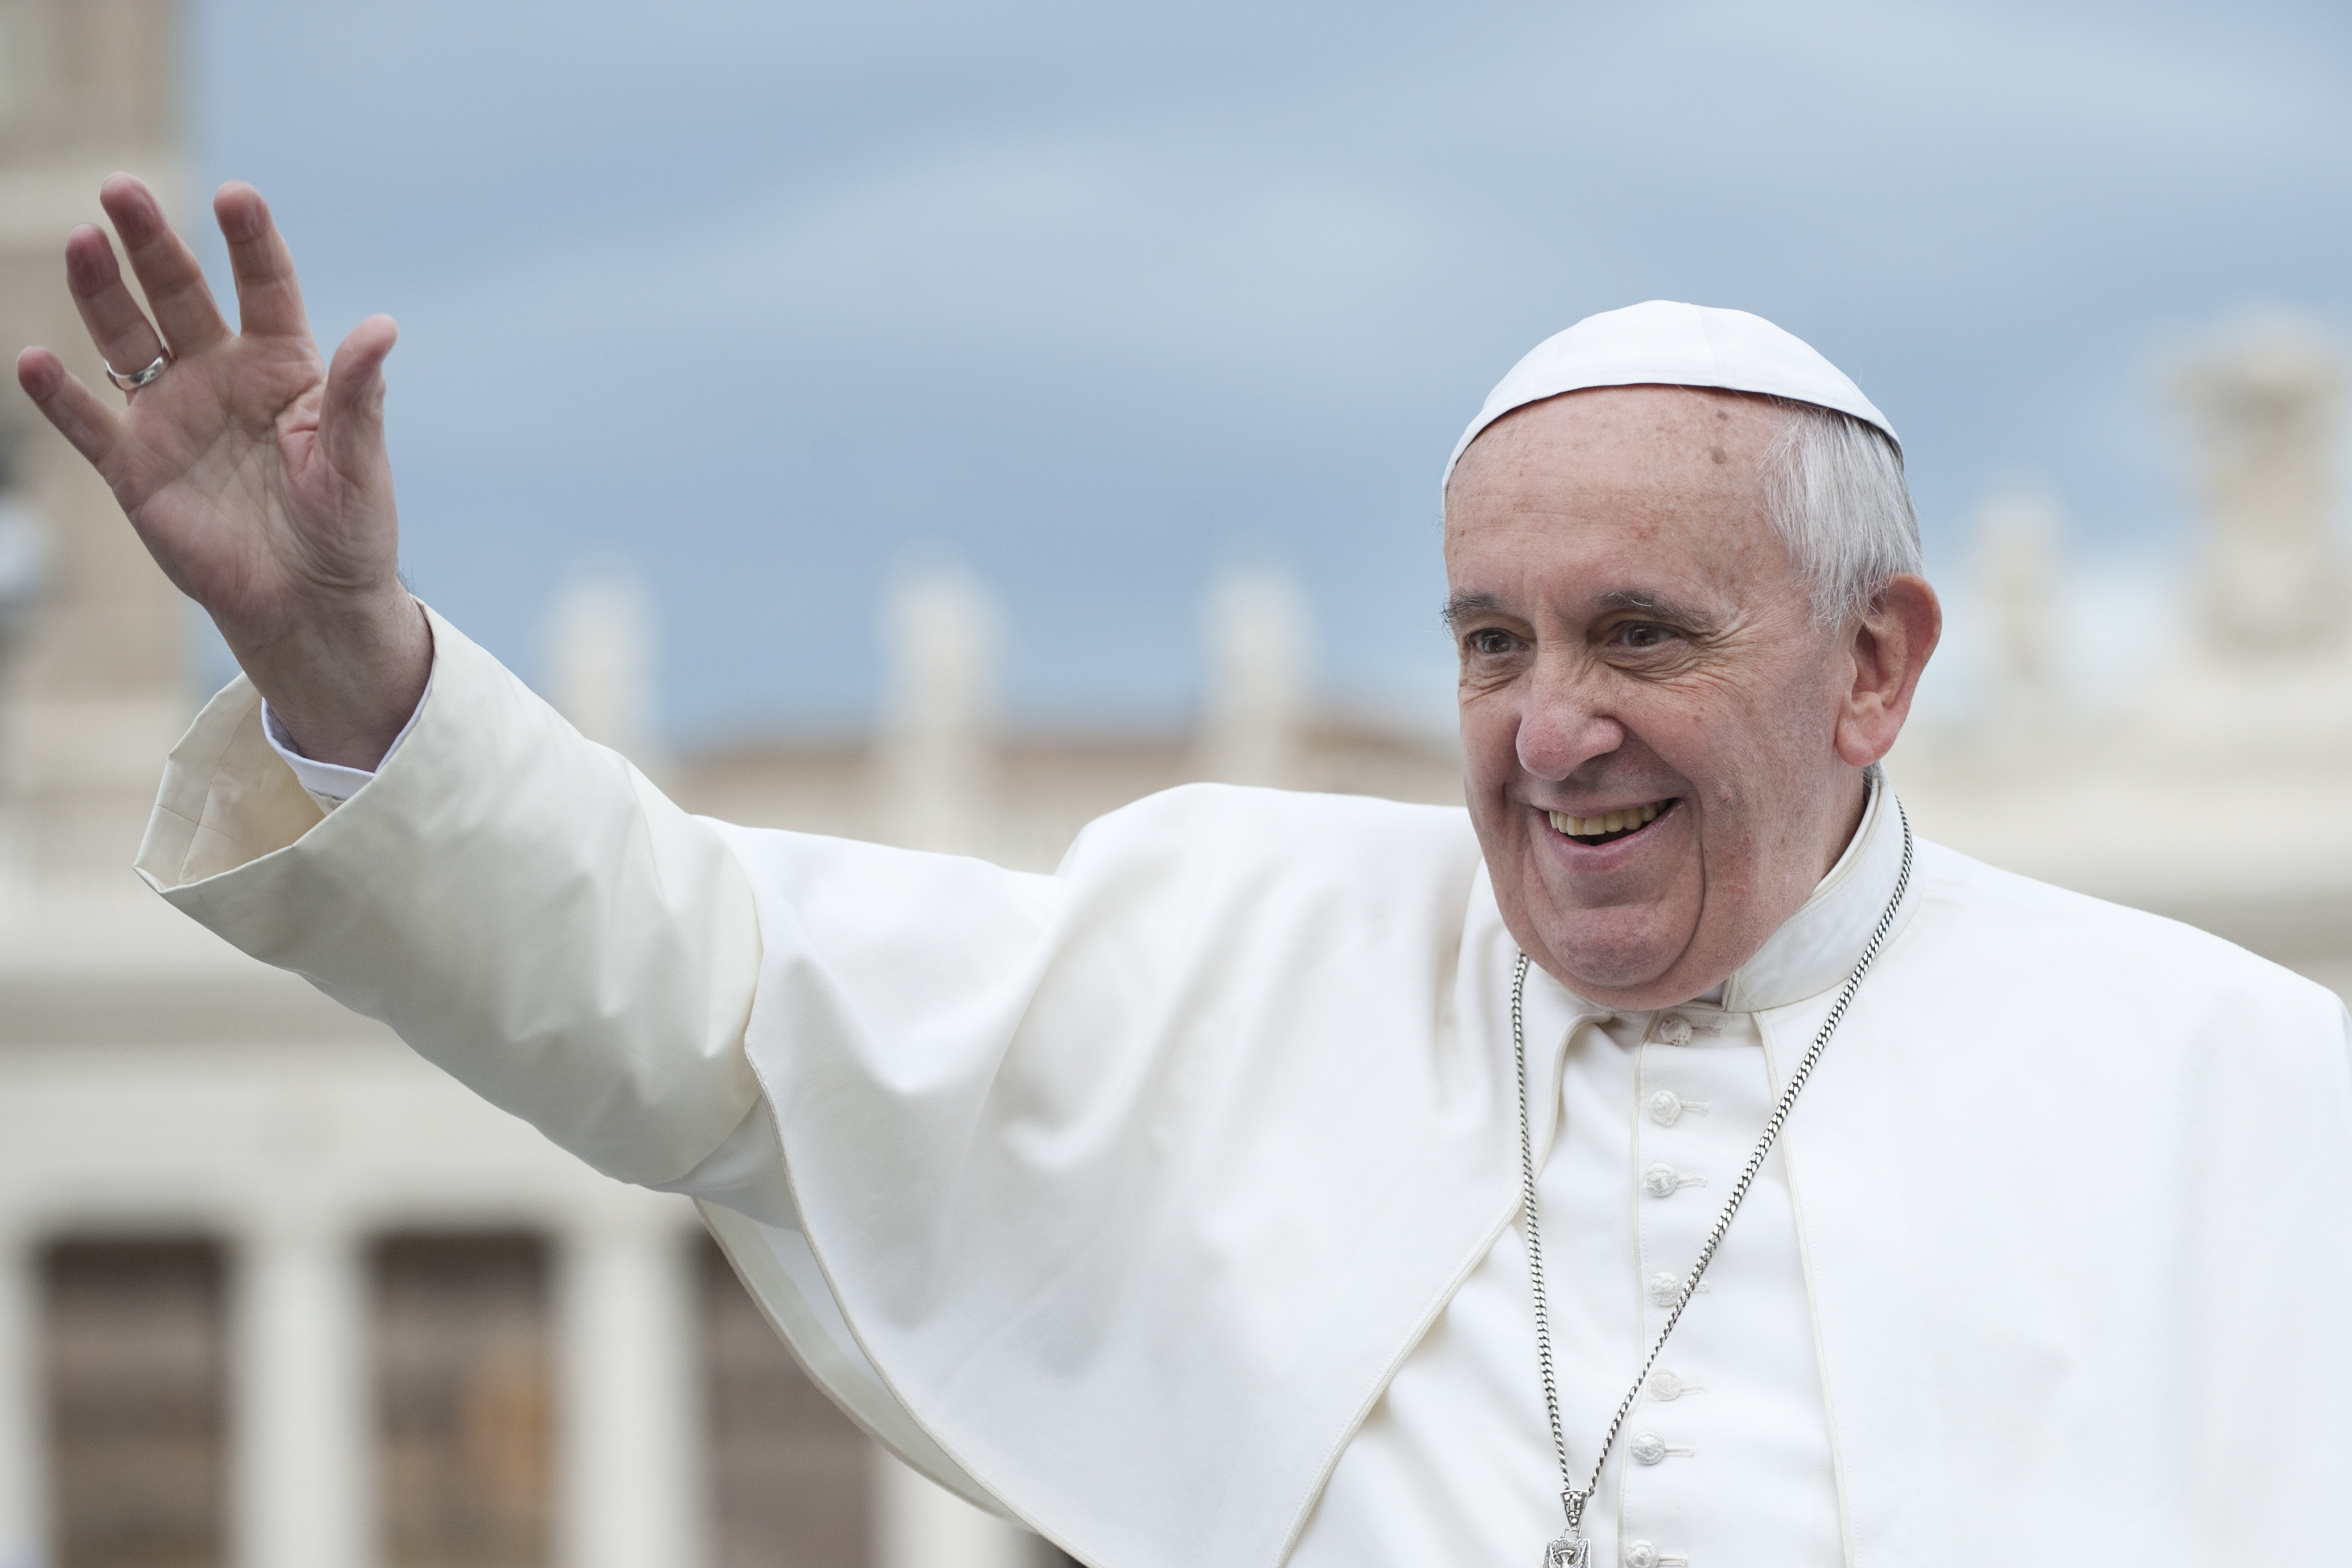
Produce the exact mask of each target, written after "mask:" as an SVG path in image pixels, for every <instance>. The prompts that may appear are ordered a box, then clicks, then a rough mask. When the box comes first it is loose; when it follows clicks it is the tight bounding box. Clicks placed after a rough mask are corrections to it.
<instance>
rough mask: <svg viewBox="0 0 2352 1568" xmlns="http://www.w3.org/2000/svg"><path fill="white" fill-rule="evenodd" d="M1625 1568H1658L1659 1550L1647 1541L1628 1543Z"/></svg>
mask: <svg viewBox="0 0 2352 1568" xmlns="http://www.w3.org/2000/svg"><path fill="white" fill-rule="evenodd" d="M1625 1568H1658V1549H1657V1548H1656V1547H1654V1546H1653V1545H1651V1544H1650V1543H1649V1542H1646V1541H1635V1542H1628V1543H1627V1545H1626V1547H1625Z"/></svg>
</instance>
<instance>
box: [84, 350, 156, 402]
mask: <svg viewBox="0 0 2352 1568" xmlns="http://www.w3.org/2000/svg"><path fill="white" fill-rule="evenodd" d="M98 362H99V363H100V364H101V365H106V379H107V380H108V381H110V382H113V383H114V384H115V385H116V386H118V387H121V389H122V390H123V391H124V392H137V391H138V390H139V389H140V388H141V387H143V386H145V385H146V384H147V383H148V382H152V381H153V380H154V379H155V378H156V377H157V376H160V375H162V374H163V372H164V371H168V370H170V369H171V368H172V352H171V350H168V349H166V350H164V351H163V352H162V353H160V354H158V355H156V356H155V357H154V358H153V359H152V360H150V361H148V362H147V368H146V369H144V370H142V371H140V372H139V373H138V374H136V375H130V376H126V375H124V374H123V373H122V372H121V371H118V370H116V369H115V368H114V367H113V366H112V365H110V364H107V362H106V361H104V360H100V361H98Z"/></svg>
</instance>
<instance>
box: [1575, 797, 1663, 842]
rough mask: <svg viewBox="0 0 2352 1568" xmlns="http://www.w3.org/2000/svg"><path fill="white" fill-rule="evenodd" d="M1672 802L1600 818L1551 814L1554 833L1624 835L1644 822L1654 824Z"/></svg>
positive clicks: (1590, 836) (1631, 808)
mask: <svg viewBox="0 0 2352 1568" xmlns="http://www.w3.org/2000/svg"><path fill="white" fill-rule="evenodd" d="M1670 803H1671V802H1664V801H1653V802H1651V803H1650V804H1649V805H1646V806H1628V807H1626V808H1625V809H1624V810H1622V811H1607V812H1603V813H1602V814H1601V815H1600V816H1598V817H1572V816H1570V815H1569V814H1568V813H1567V812H1566V811H1553V812H1550V813H1549V816H1550V818H1551V825H1552V831H1555V832H1561V833H1566V834H1568V835H1570V837H1571V838H1579V839H1597V838H1599V837H1600V836H1601V834H1603V833H1622V832H1623V831H1625V830H1626V829H1628V828H1638V827H1640V826H1642V825H1643V823H1644V822H1654V821H1657V820H1658V813H1659V812H1660V811H1661V810H1664V808H1665V806H1666V805H1668V804H1670Z"/></svg>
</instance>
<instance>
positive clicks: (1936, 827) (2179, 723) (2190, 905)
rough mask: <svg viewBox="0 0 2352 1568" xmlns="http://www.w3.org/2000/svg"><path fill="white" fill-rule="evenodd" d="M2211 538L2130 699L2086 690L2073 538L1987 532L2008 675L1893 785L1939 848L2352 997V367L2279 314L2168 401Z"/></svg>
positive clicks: (2040, 527)
mask: <svg viewBox="0 0 2352 1568" xmlns="http://www.w3.org/2000/svg"><path fill="white" fill-rule="evenodd" d="M2168 390H2169V392H2170V393H2171V394H2172V402H2173V403H2174V407H2175V413H2176V414H2177V416H2178V417H2179V421H2180V423H2181V425H2182V427H2183V434H2184V435H2185V436H2186V437H2187V439H2186V440H2185V441H2184V442H2183V443H2182V444H2181V446H2182V450H2183V451H2184V453H2185V454H2186V455H2187V459H2188V462H2189V466H2190V470H2191V473H2192V475H2193V477H2194V483H2195V491H2196V494H2197V497H2198V500H2199V503H2200V506H2199V511H2200V529H2199V537H2198V538H2197V539H2196V540H2195V552H2194V556H2193V565H2192V569H2191V574H2190V580H2189V591H2188V592H2187V593H2186V594H2185V595H2183V597H2182V600H2181V603H2180V607H2179V615H2178V618H2177V620H2176V622H2175V623H2174V624H2173V626H2172V627H2171V628H2170V636H2169V638H2168V641H2167V643H2165V644H2164V645H2163V646H2162V647H2161V648H2160V649H2159V650H2158V652H2157V653H2156V654H2155V655H2154V656H2153V657H2152V658H2151V659H2150V660H2149V661H2148V663H2147V665H2146V667H2145V668H2144V669H2142V670H2140V671H2138V672H2137V673H2136V675H2135V677H2134V679H2133V681H2132V682H2131V683H2130V685H2128V687H2127V688H2126V691H2125V692H2124V693H2123V694H2122V695H2121V696H2120V698H2119V699H2118V700H2115V701H2112V702H2105V703H2100V704H2096V705H2094V704H2092V703H2090V702H2087V701H2086V700H2085V699H2084V695H2082V691H2081V688H2080V686H2079V685H2078V684H2075V683H2074V682H2070V680H2069V678H2068V677H2069V675H2070V674H2074V673H2075V672H2077V671H2079V668H2080V666H2081V664H2082V663H2083V662H2084V661H2083V651H2084V644H2085V642H2086V638H2085V636H2084V629H2083V628H2081V627H2079V626H2076V625H2074V624H2071V623H2070V621H2069V618H2068V614H2067V612H2066V610H2065V608H2064V606H2065V601H2066V596H2065V595H2064V594H2063V592H2062V590H2063V588H2064V586H2065V584H2064V582H2063V571H2064V568H2063V565H2062V559H2061V556H2060V554H2059V552H2058V543H2059V541H2058V539H2057V538H2056V534H2057V528H2056V519H2055V517H2054V516H2053V514H2052V513H2051V511H2050V510H2049V508H2047V507H2044V506H2041V505H2038V504H2035V503H2032V502H2018V501H2008V502H2002V503H1999V504H1996V505H1995V506H1994V507H1990V508H1989V509H1988V512H1987V514H1986V515H1985V516H1984V517H1982V518H1980V519H1979V524H1980V526H1979V543H1980V548H1981V550H1982V573H1981V579H1982V580H1981V582H1980V589H1981V603H1982V605H1983V608H1984V610H1985V611H1986V612H1987V621H1988V622H1989V625H1990V630H1991V631H1992V632H1993V633H1994V635H1995V638H1996V640H1997V641H1996V649H1995V653H1996V658H1995V664H1996V668H1995V670H1994V671H1993V673H1992V680H1991V688H1990V692H1989V693H1988V694H1987V695H1988V700H1987V702H1986V703H1985V704H1984V706H1983V708H1982V710H1981V713H1980V715H1979V717H1978V718H1977V719H1976V720H1975V721H1974V722H1972V723H1969V724H1966V725H1963V726H1958V727H1951V728H1946V729H1941V730H1938V729H1934V728H1930V727H1915V728H1914V729H1913V730H1912V731H1910V732H1909V733H1906V735H1905V737H1904V738H1903V741H1902V743H1901V744H1900V745H1899V746H1898V747H1896V749H1895V755H1894V757H1893V758H1890V759H1889V763H1888V767H1889V769H1890V772H1891V773H1892V776H1893V777H1894V779H1895V781H1896V783H1897V784H1898V785H1899V786H1900V787H1901V789H1902V791H1903V797H1904V800H1905V801H1906V803H1907V804H1908V805H1909V806H1910V807H1911V808H1912V810H1913V812H1914V814H1915V816H1916V819H1917V821H1918V824H1919V827H1920V829H1921V831H1923V832H1925V833H1926V834H1927V835H1928V836H1929V837H1931V838H1934V839H1937V840H1938V841H1942V842H1944V843H1947V844H1950V845H1951V846H1953V847H1954V848H1956V849H1960V850H1963V851H1966V852H1968V853H1969V854H1972V855H1975V856H1977V857H1978V858H1979V859H1982V860H1986V861H1990V862H1992V863H1994V864H1996V865H2000V866H2005V867H2008V868H2010V869H2011V870H2013V871H2020V872H2023V873H2026V874H2028V875H2030V876H2035V877H2040V878H2042V879H2043V880H2045V881H2049V882H2054V883H2060V884H2062V885H2063V886H2067V887H2072V888H2075V889H2078V890H2080V891H2082V892H2084V893H2090V894H2096V895H2098V896H2099V897H2102V898H2108V899H2113V900H2115V901H2116V902H2118V903H2122V904H2135V905H2137V906H2139V907H2141V908H2144V909H2151V910H2154V911H2156V912H2158V914H2162V915H2170V916H2172V917H2174V918H2176V919H2179V920H2183V921H2187V922H2188V923H2189V924H2190V925H2200V926H2202V927H2204V928H2205V929H2207V930H2209V931H2213V932H2216V933H2219V934H2220V935H2221V936H2226V937H2228V938H2230V939H2231V941H2233V942H2237V943H2239V944H2241V945H2242V946H2247V947H2250V948H2252V949H2253V950H2254V951H2255V952H2257V953H2261V954H2263V956H2267V957H2270V958H2273V959H2275V960H2277V961H2278V962H2280V963H2282V964H2285V965H2287V966H2288V967H2292V968H2295V969H2298V970H2301V971H2302V972H2303V973H2305V974H2306V975H2309V976H2311V977H2313V978H2315V979H2317V980H2320V981H2321V982H2323V983H2324V984H2326V985H2328V986H2331V987H2333V988H2335V989H2336V991H2337V992H2338V993H2340V994H2344V995H2347V996H2352V812H2347V810H2346V809H2345V807H2346V803H2347V800H2352V562H2347V559H2346V552H2345V548H2344V543H2343V539H2342V537H2341V534H2340V532H2339V529H2338V518H2339V512H2338V501H2339V495H2338V492H2337V489H2336V483H2337V481H2336V465H2337V462H2338V460H2339V457H2340V454H2339V452H2338V451H2337V445H2338V443H2339V440H2340V437H2341V433H2342V431H2343V429H2344V403H2343V393H2344V365H2343V361H2342V358H2341V355H2340V350H2338V349H2337V348H2336V346H2335V345H2334V344H2332V343H2331V342H2330V341H2329V340H2328V339H2327V338H2326V336H2325V335H2324V334H2323V333H2322V332H2321V331H2320V330H2319V329H2317V328H2315V326H2313V325H2312V324H2310V323H2308V322H2303V321H2299V320H2297V319H2294V318H2292V317H2288V316H2284V315H2278V314H2272V315H2267V316H2259V317H2254V318H2252V319H2242V320H2240V321H2238V322H2236V323H2233V324H2231V325H2230V326H2228V327H2226V328H2224V329H2221V331H2219V332H2218V333H2217V334H2216V335H2215V336H2214V337H2213V338H2212V339H2210V340H2209V341H2208V342H2207V343H2206V345H2205V346H2204V347H2203V349H2202V350H2200V352H2199V353H2198V354H2197V355H2196V356H2195V357H2194V358H2193V359H2191V360H2189V361H2187V362H2186V363H2184V364H2182V365H2181V366H2180V367H2179V370H2178V371H2177V372H2176V373H2175V375H2174V378H2173V382H2172V385H2171V386H2170V388H2169V389H2168Z"/></svg>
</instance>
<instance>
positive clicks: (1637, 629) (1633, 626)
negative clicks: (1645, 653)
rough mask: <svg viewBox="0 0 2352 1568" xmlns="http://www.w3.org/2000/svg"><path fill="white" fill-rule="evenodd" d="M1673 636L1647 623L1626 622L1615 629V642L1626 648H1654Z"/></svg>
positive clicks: (1652, 623) (1659, 627)
mask: <svg viewBox="0 0 2352 1568" xmlns="http://www.w3.org/2000/svg"><path fill="white" fill-rule="evenodd" d="M1673 636H1674V633H1673V632H1670V631H1668V630H1667V629H1666V628H1665V627H1664V626H1660V625H1658V624H1657V623H1655V622H1649V621H1633V622H1627V623H1626V624H1625V625H1623V626H1621V627H1619V628H1618V629H1617V641H1618V642H1619V643H1622V644H1623V645H1624V646H1626V647H1628V648H1654V647H1657V646H1658V645H1659V644H1661V643H1665V642H1668V641H1670V640H1671V639H1672V638H1673Z"/></svg>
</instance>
